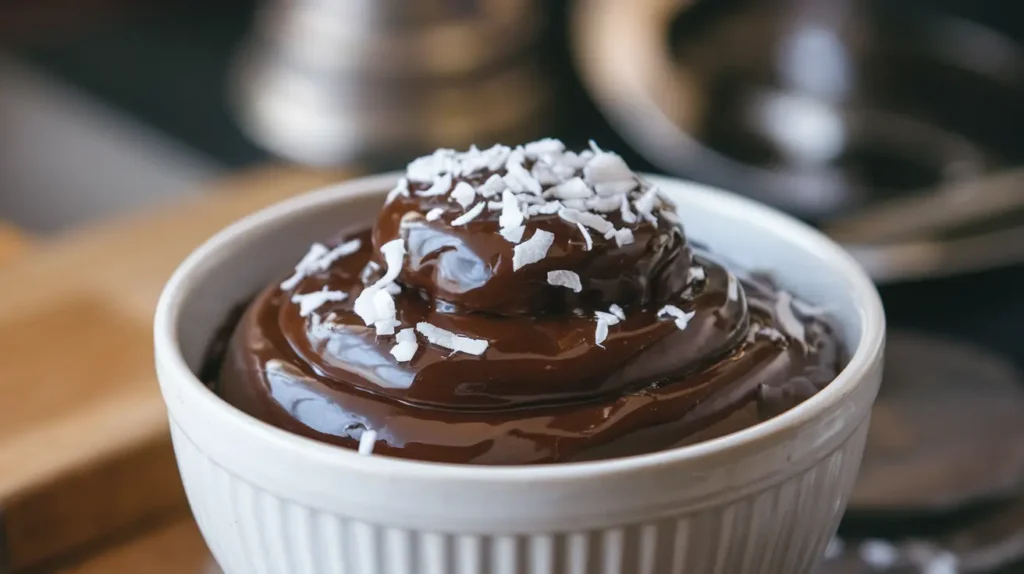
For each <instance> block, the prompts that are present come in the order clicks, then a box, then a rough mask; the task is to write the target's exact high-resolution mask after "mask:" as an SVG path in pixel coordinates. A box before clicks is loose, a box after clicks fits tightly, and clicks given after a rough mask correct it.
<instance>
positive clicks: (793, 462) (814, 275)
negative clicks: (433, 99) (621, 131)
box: [156, 140, 884, 574]
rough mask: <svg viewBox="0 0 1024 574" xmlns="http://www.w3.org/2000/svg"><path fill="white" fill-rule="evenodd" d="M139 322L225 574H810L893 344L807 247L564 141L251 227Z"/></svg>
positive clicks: (347, 194) (382, 183) (306, 205)
mask: <svg viewBox="0 0 1024 574" xmlns="http://www.w3.org/2000/svg"><path fill="white" fill-rule="evenodd" d="M684 230H685V232H684ZM310 245H312V247H310ZM698 245H699V246H698ZM764 272H768V273H769V274H770V276H769V275H766V274H765V273H764ZM240 305H241V306H242V307H239V306H240ZM234 308H242V309H243V311H242V312H241V314H240V318H239V317H237V315H236V316H235V318H234V319H233V320H229V321H228V323H227V324H228V328H227V329H222V328H219V325H221V324H223V323H224V322H225V320H226V318H227V317H229V316H230V315H232V313H231V311H232V309H234ZM156 323H157V324H156V340H157V366H158V372H159V375H160V380H161V387H162V390H163V392H164V396H165V399H166V401H167V404H168V410H169V414H170V419H171V428H172V436H173V439H174V444H175V450H176V453H177V456H178V460H179V466H180V467H181V471H182V477H183V479H184V481H185V486H186V490H187V492H188V494H189V500H190V502H191V504H192V507H193V510H194V512H195V514H196V517H197V520H198V522H199V525H200V528H201V529H202V531H203V533H204V535H205V536H206V538H207V540H208V542H209V543H210V546H211V549H212V550H213V552H214V554H215V556H216V557H217V559H218V561H220V562H221V563H222V565H223V566H224V568H225V569H226V570H227V571H228V572H229V573H234V572H238V573H242V572H260V571H266V572H315V573H318V572H335V571H338V572H341V571H345V572H367V573H374V572H403V571H405V572H480V573H485V572H488V573H489V572H592V571H593V572H634V571H640V572H644V571H649V572H672V571H679V572H705V571H722V572H741V573H746V572H766V573H776V572H778V573H787V574H789V573H799V572H804V571H807V570H808V569H809V568H811V566H812V565H813V563H814V561H815V560H816V558H817V556H818V555H819V554H820V553H821V551H822V550H823V549H824V545H825V543H826V542H827V540H828V539H829V537H830V536H831V534H832V531H833V530H834V529H835V527H836V524H837V523H838V519H839V517H840V515H841V512H842V508H843V506H844V503H845V498H846V496H847V494H848V493H849V490H850V488H851V486H852V480H853V478H854V477H855V475H856V470H857V466H858V464H859V459H860V454H861V451H862V449H863V443H864V436H865V432H866V429H867V422H868V417H869V409H870V404H871V401H872V400H873V398H874V395H875V393H876V391H877V386H878V382H879V379H880V359H881V350H882V345H883V335H882V333H883V329H884V319H883V313H882V309H881V305H880V303H879V301H878V297H877V294H876V292H875V291H874V288H873V286H872V285H871V282H870V281H869V280H868V279H867V277H866V276H865V275H864V273H863V272H862V271H861V270H860V269H859V268H858V267H857V266H856V264H855V263H853V261H852V260H851V259H850V258H849V257H848V256H847V255H846V254H845V253H844V252H842V250H841V249H839V248H838V247H836V246H835V245H833V244H832V243H831V242H829V241H828V240H827V239H826V238H824V237H823V236H821V235H820V234H818V233H817V232H815V231H813V230H811V229H809V228H807V227H805V226H803V225H802V224H800V223H798V222H796V221H793V220H791V219H789V218H787V217H785V216H783V215H781V214H778V213H776V212H773V211H771V210H769V209H767V208H765V207H762V206H759V205H757V204H755V203H752V202H750V201H747V200H743V199H740V198H738V197H735V196H732V195H730V194H727V193H725V192H720V191H715V190H709V189H706V188H701V187H699V186H695V185H693V184H688V183H684V182H681V181H678V180H670V179H662V178H645V177H641V176H638V175H637V174H634V173H633V172H632V171H630V170H629V169H628V167H627V166H626V165H625V164H624V163H623V162H622V160H621V158H619V157H618V156H617V155H615V154H613V153H610V152H606V151H604V150H601V149H600V148H597V147H596V146H593V149H589V150H583V151H580V152H572V151H567V150H565V148H564V146H562V145H561V143H560V142H557V141H555V140H542V141H539V142H533V143H531V144H528V145H526V146H522V147H517V148H514V149H513V148H508V147H504V146H495V147H493V148H490V149H488V150H482V151H481V150H475V149H472V150H470V151H468V152H462V153H458V152H453V151H451V150H440V151H438V152H437V153H435V154H433V155H431V156H428V157H425V158H421V159H419V160H417V161H415V162H413V163H412V164H410V166H409V168H408V169H407V171H406V172H405V173H404V174H396V175H387V176H378V177H374V178H368V179H363V180H357V181H354V182H348V183H344V184H341V185H338V186H335V187H333V188H329V189H325V190H321V191H317V192H314V193H311V194H308V195H305V196H302V197H299V198H295V199H292V200H289V201H286V202H284V203H282V204H279V205H277V206H274V207H271V208H269V209H268V210H264V211H262V212H260V213H258V214H256V215H253V216H251V217H250V218H247V219H246V220H243V221H241V222H239V223H237V224H235V225H233V226H231V227H229V228H228V229H226V230H225V231H223V232H222V233H220V234H219V235H217V236H216V237H214V238H213V239H211V240H210V241H209V242H208V243H207V244H205V245H204V246H202V247H200V248H199V249H198V250H197V251H196V252H195V253H194V254H193V255H192V256H190V258H189V259H188V260H187V261H186V262H185V263H184V264H183V265H182V267H181V268H180V269H179V270H178V271H177V272H176V274H175V276H174V277H173V278H172V279H171V281H170V282H169V284H168V287H167V289H166V291H165V293H164V296H163V297H162V299H161V303H160V306H159V309H158V312H157V321H156ZM218 331H223V332H224V333H226V335H225V336H223V337H221V338H220V339H218V336H217V333H218ZM211 348H212V349H213V352H210V350H211ZM204 363H206V368H205V369H204V368H203V365H204ZM200 375H202V376H200ZM204 379H205V380H204ZM204 383H208V384H209V386H206V385H204ZM673 569H675V570H673Z"/></svg>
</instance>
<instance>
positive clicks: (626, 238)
mask: <svg viewBox="0 0 1024 574" xmlns="http://www.w3.org/2000/svg"><path fill="white" fill-rule="evenodd" d="M633 241H634V239H633V232H632V231H631V230H630V229H629V228H628V227H623V228H622V229H617V230H616V231H615V245H617V246H619V247H622V246H623V245H629V244H630V243H633Z"/></svg>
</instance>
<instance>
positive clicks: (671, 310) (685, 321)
mask: <svg viewBox="0 0 1024 574" xmlns="http://www.w3.org/2000/svg"><path fill="white" fill-rule="evenodd" d="M695 314H696V312H695V311H689V312H687V311H683V310H682V309H680V308H679V307H676V306H675V305H665V306H664V307H662V308H661V309H660V310H659V311H658V318H659V319H660V318H663V317H672V318H673V319H675V323H676V327H678V328H679V330H680V331H682V330H683V329H686V326H687V325H689V324H690V319H693V316H694V315H695Z"/></svg>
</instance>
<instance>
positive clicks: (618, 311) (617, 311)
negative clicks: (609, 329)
mask: <svg viewBox="0 0 1024 574" xmlns="http://www.w3.org/2000/svg"><path fill="white" fill-rule="evenodd" d="M608 312H609V313H611V314H612V315H615V316H616V317H618V318H619V320H620V321H625V320H626V312H625V311H623V310H622V307H619V306H618V305H616V304H615V303H612V306H611V307H608Z"/></svg>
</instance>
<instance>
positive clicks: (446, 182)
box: [416, 173, 452, 197]
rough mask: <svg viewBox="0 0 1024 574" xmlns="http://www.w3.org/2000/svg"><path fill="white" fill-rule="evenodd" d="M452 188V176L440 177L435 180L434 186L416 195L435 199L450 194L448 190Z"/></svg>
mask: <svg viewBox="0 0 1024 574" xmlns="http://www.w3.org/2000/svg"><path fill="white" fill-rule="evenodd" d="M451 187H452V176H451V174H448V173H446V174H444V175H439V176H437V177H436V178H435V179H434V183H433V185H431V186H430V187H428V188H427V189H425V190H423V191H420V192H417V193H416V195H418V196H420V197H434V196H437V195H444V194H446V193H448V190H449V189H451Z"/></svg>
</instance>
